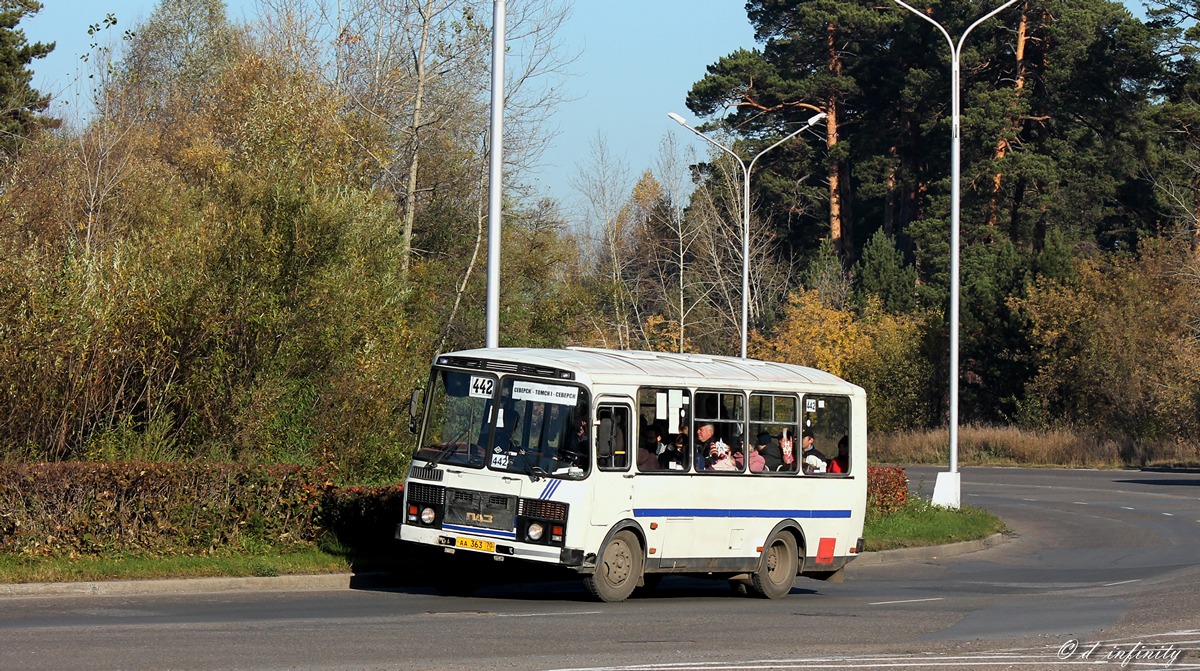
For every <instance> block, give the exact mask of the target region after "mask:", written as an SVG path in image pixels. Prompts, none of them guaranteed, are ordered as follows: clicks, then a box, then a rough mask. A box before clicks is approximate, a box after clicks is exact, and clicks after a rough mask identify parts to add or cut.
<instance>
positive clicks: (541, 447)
mask: <svg viewBox="0 0 1200 671" xmlns="http://www.w3.org/2000/svg"><path fill="white" fill-rule="evenodd" d="M500 408H501V412H500V413H497V415H496V422H495V424H496V431H495V434H494V436H493V439H492V442H491V443H490V445H491V450H490V453H491V456H490V458H489V461H488V465H489V466H490V467H491V468H492V469H494V470H499V471H513V472H517V473H530V474H536V475H543V474H547V475H557V476H562V477H570V478H581V477H583V476H584V474H585V473H586V472H587V467H588V462H589V454H590V451H589V448H588V438H589V435H590V431H589V430H588V429H589V427H588V394H587V391H586V390H584V389H581V388H579V387H576V386H572V385H564V384H556V383H552V382H533V381H530V380H514V379H512V378H507V379H505V380H504V383H503V385H502V388H501V390H500Z"/></svg>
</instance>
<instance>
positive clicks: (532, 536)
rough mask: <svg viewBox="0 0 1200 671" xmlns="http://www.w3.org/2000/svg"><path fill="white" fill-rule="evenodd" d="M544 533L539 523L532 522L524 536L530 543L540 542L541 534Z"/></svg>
mask: <svg viewBox="0 0 1200 671" xmlns="http://www.w3.org/2000/svg"><path fill="white" fill-rule="evenodd" d="M544 532H545V529H543V528H542V524H541V522H534V523H533V524H530V525H529V528H527V529H526V530H525V535H526V536H528V537H529V540H531V541H540V540H542V534H543V533H544Z"/></svg>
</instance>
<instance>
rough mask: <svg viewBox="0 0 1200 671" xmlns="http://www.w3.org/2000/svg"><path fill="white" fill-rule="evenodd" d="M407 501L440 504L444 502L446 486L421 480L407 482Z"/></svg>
mask: <svg viewBox="0 0 1200 671" xmlns="http://www.w3.org/2000/svg"><path fill="white" fill-rule="evenodd" d="M407 490H408V501H409V503H434V504H439V505H440V504H442V503H445V502H446V488H445V487H438V486H436V485H427V484H424V483H421V482H410V483H408V487H407Z"/></svg>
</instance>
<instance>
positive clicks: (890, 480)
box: [867, 466, 908, 515]
mask: <svg viewBox="0 0 1200 671" xmlns="http://www.w3.org/2000/svg"><path fill="white" fill-rule="evenodd" d="M907 500H908V477H907V476H905V474H904V469H903V468H896V467H894V466H871V467H868V468H867V514H870V515H886V514H888V513H891V512H895V511H897V510H899V509H900V508H903V507H904V502H905V501H907Z"/></svg>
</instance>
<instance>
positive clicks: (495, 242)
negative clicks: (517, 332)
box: [484, 0, 506, 347]
mask: <svg viewBox="0 0 1200 671" xmlns="http://www.w3.org/2000/svg"><path fill="white" fill-rule="evenodd" d="M504 3H505V0H494V2H493V10H492V116H491V125H490V131H489V133H488V137H489V138H490V139H491V146H490V147H489V149H488V248H487V259H488V264H487V267H488V273H487V301H486V305H485V312H484V322H485V323H484V346H485V347H499V346H500V224H501V222H500V215H501V214H502V210H503V202H504V199H503V198H502V192H503V188H504V45H505V26H504V22H505V13H506V10H505V5H504Z"/></svg>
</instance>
